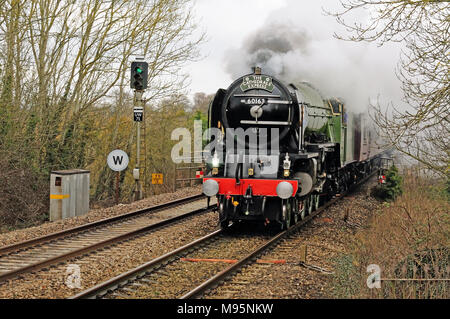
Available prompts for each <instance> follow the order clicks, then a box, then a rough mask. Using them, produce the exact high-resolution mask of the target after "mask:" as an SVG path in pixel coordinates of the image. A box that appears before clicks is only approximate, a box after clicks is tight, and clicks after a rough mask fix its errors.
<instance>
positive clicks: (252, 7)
mask: <svg viewBox="0 0 450 319" xmlns="http://www.w3.org/2000/svg"><path fill="white" fill-rule="evenodd" d="M322 8H326V9H327V10H330V11H336V10H339V9H340V5H339V2H338V1H336V0H314V1H308V0H196V4H195V9H194V13H195V15H196V18H197V20H198V22H199V25H200V28H201V29H202V30H204V31H205V32H206V35H207V42H206V43H204V44H203V45H202V46H201V49H200V51H201V54H202V56H204V58H203V59H202V60H201V61H199V62H195V63H191V64H189V65H188V66H187V69H186V71H187V72H188V73H189V74H190V76H191V85H190V95H192V94H194V93H195V92H205V93H208V94H209V93H215V92H216V91H217V89H219V88H227V87H228V86H229V85H230V84H231V82H232V81H233V80H234V79H235V77H236V76H240V75H243V74H245V73H249V72H250V69H249V67H248V66H247V62H248V59H249V57H248V55H249V53H248V52H247V51H248V50H247V48H248V46H249V45H250V42H252V41H253V39H255V38H256V37H259V38H260V40H261V38H262V39H263V40H264V39H265V38H267V37H272V38H280V39H284V38H287V39H290V40H289V41H291V42H290V43H291V44H292V50H290V51H289V52H283V53H282V54H280V55H277V56H274V57H273V59H272V60H271V61H270V63H271V65H272V66H278V65H283V67H284V71H285V72H287V73H289V79H285V80H289V81H308V82H311V83H312V84H313V85H314V86H316V87H317V88H319V90H320V91H322V92H323V94H324V95H327V96H331V95H333V96H340V97H343V98H344V99H346V100H347V101H348V103H349V104H352V105H353V107H356V106H357V105H361V104H367V101H368V99H369V98H376V97H377V96H378V95H380V96H382V98H383V100H385V101H394V103H397V102H399V101H400V99H401V90H400V86H399V82H398V80H397V79H396V77H395V67H396V64H397V62H398V60H399V55H400V47H399V45H397V44H395V45H394V44H393V45H389V46H383V47H378V46H377V45H376V44H367V43H353V42H346V41H342V40H337V39H335V38H334V37H333V33H334V32H338V33H341V34H345V30H344V28H343V27H342V26H340V25H339V24H338V23H337V22H336V21H335V19H334V18H333V17H330V16H327V15H325V14H324V13H323V9H322ZM352 18H355V19H357V20H358V21H360V22H364V21H367V19H368V18H369V15H368V13H367V12H358V13H357V14H355V15H353V17H352ZM280 30H284V31H283V32H284V33H283V32H282V31H280ZM286 30H287V31H286ZM288 33H289V34H288ZM300 35H301V36H302V37H304V43H303V44H302V45H300V43H299V42H301V41H297V40H296V39H297V38H299V36H300ZM297 44H298V45H297ZM263 67H264V66H263ZM280 67H281V66H280ZM266 70H267V68H266ZM270 71H271V72H272V71H273V70H270ZM263 72H264V69H263ZM273 73H276V72H273ZM272 75H277V74H272ZM293 77H295V78H293Z"/></svg>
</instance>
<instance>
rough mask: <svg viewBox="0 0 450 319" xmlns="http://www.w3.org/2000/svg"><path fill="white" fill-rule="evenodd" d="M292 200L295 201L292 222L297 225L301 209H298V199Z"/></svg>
mask: <svg viewBox="0 0 450 319" xmlns="http://www.w3.org/2000/svg"><path fill="white" fill-rule="evenodd" d="M292 202H293V204H292V209H291V211H292V218H291V222H292V224H293V225H295V224H297V223H298V216H299V213H300V211H299V210H298V199H297V198H294V199H293V200H292Z"/></svg>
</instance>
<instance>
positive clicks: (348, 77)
mask: <svg viewBox="0 0 450 319" xmlns="http://www.w3.org/2000/svg"><path fill="white" fill-rule="evenodd" d="M316 27H320V26H313V25H310V24H308V28H309V29H308V30H311V29H312V28H316ZM308 30H307V29H305V28H304V27H302V26H298V25H295V24H293V23H290V22H286V23H271V22H267V23H266V24H265V25H264V26H263V27H262V28H260V29H259V30H257V31H256V32H254V33H252V34H251V35H250V36H249V37H248V38H247V39H245V40H244V42H243V44H242V46H241V48H239V49H237V50H229V51H228V52H227V54H226V57H225V66H226V70H227V72H228V73H229V74H230V75H231V76H232V78H233V79H235V78H237V77H240V76H242V75H244V74H248V73H250V72H251V68H252V67H253V66H259V67H261V68H262V72H263V73H265V74H269V75H272V76H275V77H277V78H279V79H280V80H282V81H283V82H285V83H286V84H288V83H298V82H301V81H306V82H309V83H311V84H312V85H313V86H314V87H316V88H317V89H318V90H319V91H320V92H321V93H322V95H323V97H324V98H327V97H341V98H343V99H344V100H345V101H346V104H347V107H348V108H350V109H352V110H354V111H356V110H358V111H364V110H365V109H366V108H367V106H368V104H369V99H375V98H377V96H382V99H385V100H389V101H392V100H394V101H399V100H401V95H400V90H399V82H398V80H397V78H396V77H395V73H394V70H393V66H394V65H395V62H396V60H397V57H396V56H392V50H390V51H386V50H384V51H383V50H382V49H379V48H374V46H372V47H369V45H368V44H361V43H358V44H356V43H349V42H343V41H339V40H337V39H335V38H333V37H332V34H329V35H328V36H326V37H319V38H316V39H314V38H313V36H312V35H311V33H310V32H308ZM377 49H378V51H376V50H377ZM386 54H388V55H387V56H386Z"/></svg>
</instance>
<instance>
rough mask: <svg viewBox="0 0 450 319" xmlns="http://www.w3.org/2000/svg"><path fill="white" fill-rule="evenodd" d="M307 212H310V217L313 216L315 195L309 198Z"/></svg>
mask: <svg viewBox="0 0 450 319" xmlns="http://www.w3.org/2000/svg"><path fill="white" fill-rule="evenodd" d="M307 211H308V215H311V214H312V212H313V195H309V197H308V208H307Z"/></svg>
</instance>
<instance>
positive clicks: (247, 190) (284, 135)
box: [203, 68, 381, 228]
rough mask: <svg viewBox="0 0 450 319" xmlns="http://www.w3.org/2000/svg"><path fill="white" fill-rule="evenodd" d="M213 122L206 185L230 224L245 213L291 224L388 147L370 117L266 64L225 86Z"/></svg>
mask: <svg viewBox="0 0 450 319" xmlns="http://www.w3.org/2000/svg"><path fill="white" fill-rule="evenodd" d="M208 124H209V127H210V128H211V129H214V130H213V132H216V134H211V136H210V142H211V144H210V145H212V147H211V149H210V150H211V152H210V154H209V158H208V160H207V172H206V175H205V177H204V178H203V192H204V194H205V195H207V196H210V197H211V196H217V200H218V211H219V219H220V224H221V226H222V227H223V228H226V227H228V225H229V223H230V221H233V222H235V221H244V220H257V221H261V222H264V223H265V224H269V223H274V222H275V223H277V224H279V225H280V226H281V227H282V228H287V227H289V226H290V225H291V224H292V223H295V222H296V221H297V220H299V219H302V218H305V217H306V216H307V215H308V214H310V213H311V212H312V211H313V210H315V209H317V208H318V207H319V206H320V205H321V204H322V203H323V202H325V201H327V200H329V199H330V198H332V197H333V196H336V195H337V194H340V193H341V192H344V191H345V190H346V189H347V188H348V187H349V186H351V185H352V184H354V183H356V182H357V181H358V180H359V179H362V178H364V177H366V176H367V175H368V174H369V173H370V172H371V171H372V170H373V169H374V166H375V165H376V164H377V158H378V157H379V154H377V153H381V152H380V150H379V149H378V148H377V146H376V145H375V138H376V135H375V134H374V132H373V130H371V128H370V125H369V122H368V120H367V118H366V117H365V116H364V115H362V114H355V113H351V112H348V111H347V110H346V107H345V103H344V101H343V100H342V99H339V98H331V99H324V97H323V96H322V95H321V94H320V92H319V91H318V90H317V89H316V88H314V87H313V86H312V85H310V84H309V83H306V82H301V83H294V84H289V85H285V84H284V83H282V82H281V81H280V80H278V79H276V78H274V77H272V76H270V75H266V74H262V73H261V70H260V69H259V68H254V71H253V73H252V74H248V75H245V76H243V77H240V78H238V79H237V80H236V81H235V82H234V83H232V84H231V85H230V87H229V88H228V89H226V90H224V89H219V90H218V92H217V93H216V95H215V97H214V99H213V101H212V102H211V104H210V107H209V114H208ZM217 132H218V133H217Z"/></svg>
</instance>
